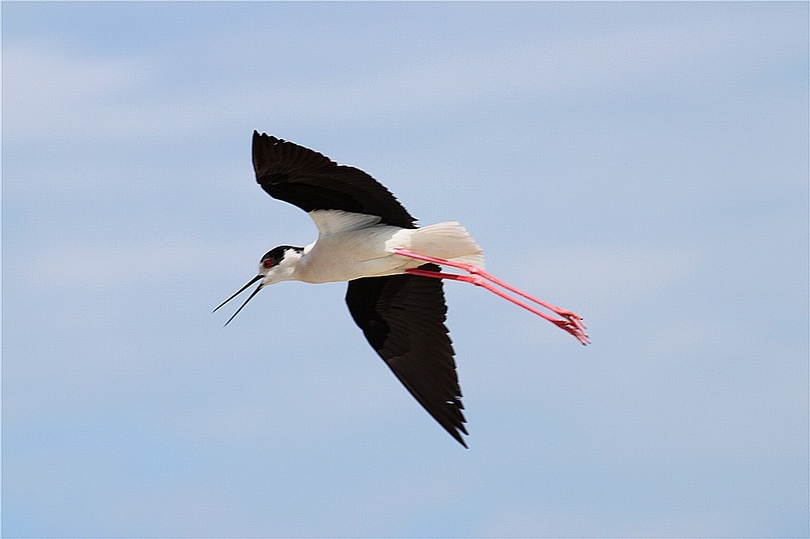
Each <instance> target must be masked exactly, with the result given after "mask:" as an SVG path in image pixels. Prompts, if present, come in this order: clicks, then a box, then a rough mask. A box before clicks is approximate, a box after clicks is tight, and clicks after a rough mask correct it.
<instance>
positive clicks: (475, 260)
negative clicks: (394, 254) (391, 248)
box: [409, 221, 484, 268]
mask: <svg viewBox="0 0 810 539" xmlns="http://www.w3.org/2000/svg"><path fill="white" fill-rule="evenodd" d="M409 232H411V234H410V239H411V245H410V249H411V250H412V251H413V252H415V253H419V254H423V255H427V256H430V257H433V258H444V259H447V260H453V261H456V262H462V263H465V264H474V265H476V266H478V267H479V268H483V267H484V251H483V250H482V249H481V248H480V247H479V246H478V245H477V244H476V243H475V240H474V239H473V238H472V236H470V234H469V233H468V232H467V230H466V229H465V228H464V227H463V226H461V225H460V224H459V223H457V222H456V221H445V222H443V223H436V224H435V225H428V226H426V227H423V228H417V229H415V230H412V231H409Z"/></svg>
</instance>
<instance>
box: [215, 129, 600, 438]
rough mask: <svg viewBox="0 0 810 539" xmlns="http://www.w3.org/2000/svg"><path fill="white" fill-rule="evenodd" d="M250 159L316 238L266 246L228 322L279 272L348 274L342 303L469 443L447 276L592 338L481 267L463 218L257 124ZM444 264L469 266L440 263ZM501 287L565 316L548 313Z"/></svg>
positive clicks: (326, 276) (281, 276)
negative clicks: (426, 213)
mask: <svg viewBox="0 0 810 539" xmlns="http://www.w3.org/2000/svg"><path fill="white" fill-rule="evenodd" d="M253 166H254V169H255V171H256V179H257V181H258V183H259V184H260V185H261V186H262V188H263V189H264V190H265V191H266V192H267V193H268V194H270V195H271V196H273V197H274V198H278V199H280V200H284V201H286V202H290V203H291V204H295V205H296V206H298V207H300V208H301V209H303V210H304V211H306V212H307V213H308V214H309V215H310V217H312V219H313V221H314V222H315V225H316V226H317V227H318V238H317V239H316V241H314V242H313V243H311V244H309V245H307V246H305V247H293V246H288V245H282V246H279V247H276V248H274V249H271V250H270V251H268V252H267V253H266V254H265V255H264V257H262V259H261V261H260V262H259V274H258V275H257V276H256V277H254V278H253V279H252V280H251V281H250V282H249V283H248V284H246V285H245V286H244V287H242V288H241V289H240V290H239V291H237V292H236V293H235V294H233V295H232V296H231V297H229V298H228V299H227V300H225V301H224V302H222V303H221V304H220V305H219V307H222V305H224V304H225V303H227V302H228V301H230V300H231V299H233V298H234V297H236V296H237V295H238V294H240V293H241V292H242V291H244V290H245V289H246V288H247V287H248V286H250V285H251V284H253V283H255V282H257V281H260V284H259V286H258V287H257V288H256V289H255V290H254V291H253V293H251V295H250V296H249V297H248V299H247V300H246V301H245V302H244V303H243V304H242V306H241V307H239V309H238V310H237V311H236V312H235V313H234V314H233V316H231V318H230V319H229V320H228V322H230V321H231V320H232V319H233V318H234V317H235V316H236V315H237V314H238V313H239V311H241V310H242V308H243V307H244V306H245V305H247V303H248V302H249V301H250V300H251V299H252V298H253V297H254V296H255V295H256V294H257V293H258V292H259V290H261V289H262V288H263V287H265V286H268V285H271V284H274V283H277V282H280V281H303V282H307V283H326V282H340V281H348V283H349V287H348V290H347V293H346V303H347V305H348V307H349V312H350V314H351V316H352V318H353V319H354V321H355V323H356V324H357V325H358V326H359V327H360V329H361V330H362V331H363V334H364V335H365V336H366V339H367V340H368V342H369V344H371V346H372V347H373V348H374V350H375V351H376V352H377V353H378V354H379V355H380V357H382V359H383V360H385V362H386V363H387V364H388V366H389V367H390V368H391V370H392V371H393V372H394V374H395V375H396V376H397V378H399V380H400V381H401V382H402V383H403V385H405V387H406V388H407V389H408V391H410V392H411V394H412V395H413V396H414V397H415V398H416V399H417V400H418V401H419V403H420V404H422V406H423V407H424V408H425V409H426V410H427V411H428V412H429V413H430V414H431V415H432V416H433V417H434V418H435V419H436V420H437V421H438V422H439V423H440V424H441V425H442V426H443V427H444V428H445V429H446V430H447V431H448V432H449V433H450V434H451V435H452V436H453V437H454V438H455V439H456V440H458V441H459V442H460V443H461V444H462V445H464V446H465V447H466V444H465V442H464V440H463V438H462V437H461V433H464V434H466V433H467V431H466V429H465V427H464V423H465V419H464V416H463V414H462V412H461V410H463V408H464V406H463V405H462V404H461V389H460V387H459V384H458V376H457V374H456V365H455V361H454V359H453V355H454V353H453V348H452V345H451V343H450V338H449V336H448V331H447V328H446V327H445V325H444V322H445V318H446V312H447V307H446V306H445V301H444V292H443V289H442V281H441V280H442V279H451V280H458V281H464V282H470V283H473V284H475V285H478V286H482V287H484V288H486V289H488V290H490V291H492V292H494V293H496V294H498V295H499V296H501V297H503V298H505V299H508V300H509V301H511V302H513V303H515V304H517V305H520V306H521V307H523V308H525V309H528V310H530V311H531V312H533V313H535V314H537V315H539V316H541V317H543V318H545V319H547V320H549V321H551V322H552V323H554V324H556V325H557V326H559V327H561V328H562V329H565V330H566V331H568V332H569V333H572V334H573V335H574V336H575V337H577V339H579V340H580V342H582V343H583V344H585V343H587V336H586V335H585V332H584V327H583V326H582V324H581V323H580V320H581V319H580V318H579V317H578V316H576V315H575V314H573V313H571V312H570V311H566V310H564V309H560V308H558V307H554V306H553V305H550V304H548V303H545V302H542V301H540V300H537V299H536V298H533V297H531V296H529V295H528V294H525V293H524V292H521V291H519V290H517V289H515V288H514V287H512V286H510V285H508V284H506V283H503V282H502V281H499V280H498V279H496V278H494V277H493V276H491V275H490V274H488V273H486V272H485V271H483V269H482V268H483V263H484V258H483V251H482V250H481V248H480V247H479V246H478V245H476V243H475V241H474V240H473V239H472V237H471V236H470V235H469V234H468V233H467V231H466V230H465V229H464V228H463V227H462V226H461V225H460V224H459V223H457V222H455V221H445V222H441V223H437V224H434V225H429V226H426V227H422V228H417V227H416V226H415V219H414V218H413V217H412V216H411V215H410V214H409V213H408V212H407V210H405V208H404V207H403V206H402V205H401V204H400V203H399V202H398V201H397V200H396V198H394V196H393V195H392V194H391V193H390V192H389V191H388V190H387V189H386V188H385V187H383V186H382V185H380V184H379V183H378V182H377V181H376V180H374V179H373V178H372V177H371V176H369V175H368V174H366V173H365V172H363V171H361V170H359V169H356V168H354V167H350V166H346V165H338V164H336V163H334V162H333V161H331V160H330V159H328V158H327V157H324V156H323V155H321V154H319V153H317V152H314V151H312V150H309V149H307V148H304V147H302V146H299V145H297V144H294V143H291V142H287V141H284V140H281V139H277V138H275V137H272V136H268V135H265V134H262V135H260V134H259V133H258V132H254V134H253ZM440 265H446V266H450V267H453V268H457V269H461V270H464V271H466V272H469V273H470V275H460V274H456V273H443V272H441V271H440ZM498 287H501V288H505V289H506V290H508V291H510V292H512V293H513V294H517V295H519V296H521V297H523V298H526V299H528V300H529V301H532V302H534V303H537V304H539V305H540V306H542V307H544V308H546V309H548V310H551V311H552V312H554V313H555V314H557V315H559V316H561V317H562V318H561V319H555V318H552V317H551V316H549V315H547V314H545V313H543V312H541V311H539V310H537V309H536V308H535V307H532V306H530V305H528V304H526V303H524V302H522V301H521V300H518V299H516V298H514V297H512V296H510V295H508V294H507V293H505V292H504V291H503V290H501V289H499V288H498ZM219 307H217V309H219ZM217 309H214V310H215V311H216V310H217ZM226 324H227V322H226Z"/></svg>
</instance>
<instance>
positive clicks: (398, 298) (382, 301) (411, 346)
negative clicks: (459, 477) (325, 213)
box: [346, 264, 467, 447]
mask: <svg viewBox="0 0 810 539" xmlns="http://www.w3.org/2000/svg"><path fill="white" fill-rule="evenodd" d="M421 267H422V268H423V269H429V270H433V271H438V270H439V268H438V266H434V265H432V264H425V265H423V266H421ZM346 303H347V304H348V306H349V312H350V313H351V315H352V317H353V318H354V321H355V322H356V323H357V325H358V326H360V329H362V330H363V333H364V334H365V336H366V339H368V342H369V344H371V346H372V347H373V348H374V350H376V351H377V353H378V354H379V355H380V357H381V358H383V360H385V362H386V363H387V364H388V366H389V367H390V368H391V370H392V371H394V374H395V375H396V376H397V378H399V380H400V381H401V382H402V383H403V384H404V385H405V387H406V388H407V389H408V391H410V392H411V394H412V395H413V396H414V397H416V400H418V401H419V403H420V404H421V405H422V406H424V408H425V410H427V411H428V413H429V414H430V415H432V416H433V418H434V419H436V421H438V422H439V424H440V425H441V426H442V427H444V428H445V430H447V432H449V433H450V434H451V435H452V436H453V438H455V439H456V440H458V441H459V442H460V443H461V444H462V445H463V446H464V447H467V444H466V443H465V442H464V440H463V439H462V437H461V433H464V434H467V430H466V429H465V427H464V423H465V422H466V420H465V419H464V415H463V413H462V410H463V409H464V406H463V405H462V403H461V388H460V387H459V384H458V375H457V374H456V363H455V361H454V360H453V346H452V344H451V341H450V337H449V335H448V330H447V327H446V326H445V325H444V321H445V315H446V313H447V306H446V305H445V302H444V292H443V289H442V282H441V280H440V279H431V278H429V277H420V276H416V275H407V274H403V275H392V276H386V277H366V278H363V279H356V280H354V281H349V289H348V291H347V292H346Z"/></svg>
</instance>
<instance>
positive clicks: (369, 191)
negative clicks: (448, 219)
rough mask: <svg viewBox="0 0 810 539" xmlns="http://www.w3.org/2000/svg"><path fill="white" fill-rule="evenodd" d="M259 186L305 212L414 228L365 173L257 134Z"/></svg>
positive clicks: (255, 157) (391, 197) (401, 209)
mask: <svg viewBox="0 0 810 539" xmlns="http://www.w3.org/2000/svg"><path fill="white" fill-rule="evenodd" d="M253 168H254V169H255V170H256V181H258V182H259V185H261V186H262V189H264V190H265V191H266V192H267V193H268V194H269V195H270V196H271V197H273V198H277V199H279V200H283V201H285V202H289V203H290V204H295V205H296V206H298V207H299V208H301V209H302V210H304V211H305V212H307V213H309V212H311V211H314V210H342V211H346V212H353V213H364V214H368V215H376V216H378V217H380V218H381V219H382V220H381V222H382V223H383V224H388V225H393V226H399V227H402V228H414V222H415V221H416V219H414V218H413V217H412V216H411V215H410V214H409V213H408V211H407V210H406V209H405V208H404V207H403V206H402V204H400V203H399V201H397V199H396V198H395V197H394V195H392V194H391V192H390V191H389V190H388V189H386V188H385V187H383V186H382V185H381V184H380V183H379V182H377V180H375V179H374V178H372V177H371V176H369V175H368V174H366V173H365V172H363V171H362V170H360V169H357V168H354V167H350V166H348V165H338V164H337V163H335V162H334V161H332V160H331V159H329V158H328V157H325V156H323V155H321V154H319V153H318V152H316V151H313V150H310V149H308V148H304V147H303V146H299V145H298V144H295V143H293V142H288V141H286V140H282V139H279V138H276V137H274V136H270V135H267V134H261V135H260V134H259V133H258V131H254V132H253Z"/></svg>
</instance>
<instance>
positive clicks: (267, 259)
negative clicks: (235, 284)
mask: <svg viewBox="0 0 810 539" xmlns="http://www.w3.org/2000/svg"><path fill="white" fill-rule="evenodd" d="M303 251H304V248H303V247H292V246H290V245H279V246H278V247H274V248H273V249H270V250H269V251H267V253H266V254H265V255H264V256H263V257H262V259H261V260H260V261H259V274H258V275H256V276H255V277H254V278H253V279H251V280H250V281H248V283H247V284H246V285H245V286H243V287H242V288H240V289H239V290H237V291H236V293H234V294H233V295H232V296H231V297H229V298H228V299H226V300H225V301H223V302H222V303H220V304H219V305H218V306H217V308H216V309H214V312H217V311H218V310H219V308H220V307H222V306H223V305H225V304H226V303H228V302H229V301H231V300H232V299H233V298H235V297H236V296H238V295H239V294H241V293H242V292H244V291H245V290H246V289H247V287H249V286H250V285H252V284H253V283H255V282H257V281H261V282H260V283H259V286H257V287H256V289H255V290H254V291H253V292H251V294H250V296H248V298H247V299H246V300H245V302H244V303H243V304H242V305H241V307H239V308H238V309H236V312H235V313H233V315H232V316H231V317H230V318H229V319H228V321H227V322H225V325H226V326H227V325H228V324H229V323H230V322H231V320H233V319H234V317H235V316H236V315H237V314H239V311H241V310H242V309H243V308H244V306H245V305H247V304H248V302H249V301H250V300H252V299H253V297H254V296H255V295H256V294H258V293H259V290H261V289H262V288H264V287H265V286H269V285H271V284H275V283H278V282H281V281H289V280H291V279H293V278H294V277H293V273H294V272H295V267H296V265H297V264H298V261H299V260H300V259H301V255H302V253H303Z"/></svg>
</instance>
